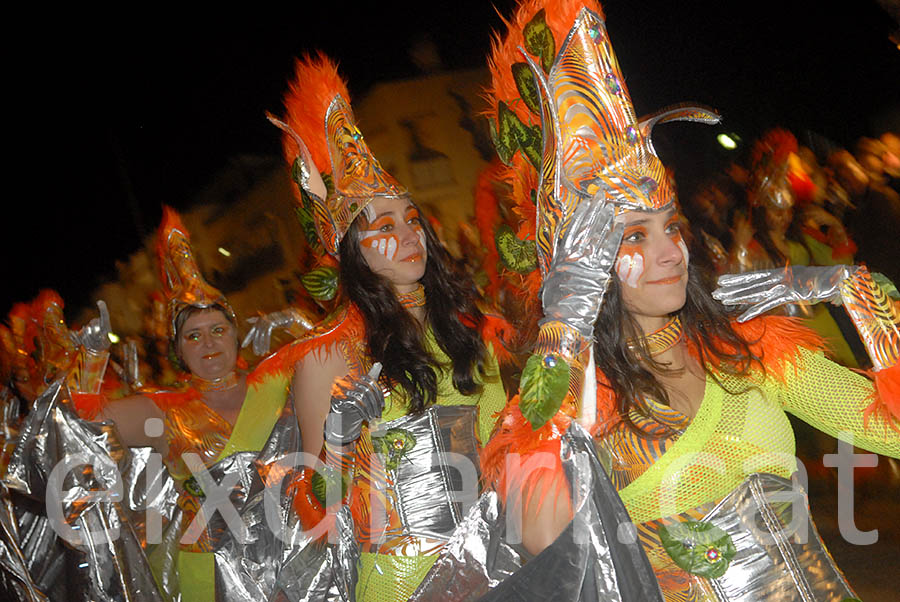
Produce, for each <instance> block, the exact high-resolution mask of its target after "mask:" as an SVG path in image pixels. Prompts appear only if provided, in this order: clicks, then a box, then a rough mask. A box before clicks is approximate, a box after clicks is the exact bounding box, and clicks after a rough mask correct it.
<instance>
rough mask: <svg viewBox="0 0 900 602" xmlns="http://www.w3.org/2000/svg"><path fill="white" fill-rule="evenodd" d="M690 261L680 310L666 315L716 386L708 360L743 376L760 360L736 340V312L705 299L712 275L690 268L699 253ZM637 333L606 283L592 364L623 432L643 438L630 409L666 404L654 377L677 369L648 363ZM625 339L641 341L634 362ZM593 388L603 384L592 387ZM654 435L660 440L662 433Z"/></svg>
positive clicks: (617, 293)
mask: <svg viewBox="0 0 900 602" xmlns="http://www.w3.org/2000/svg"><path fill="white" fill-rule="evenodd" d="M691 257H692V263H691V264H690V265H688V282H687V295H686V300H685V303H684V306H683V307H682V308H681V309H680V310H678V311H677V312H674V313H673V314H671V315H672V316H674V315H676V314H677V315H678V316H679V317H680V318H681V324H682V327H683V329H684V336H685V337H686V339H687V340H688V341H690V342H691V343H693V346H694V348H695V349H697V350H698V351H699V353H700V358H699V359H700V363H701V364H702V365H703V369H704V370H705V371H706V373H707V374H708V375H710V376H711V377H712V378H713V379H714V380H715V381H716V382H717V383H719V384H720V385H721V384H722V383H721V381H720V380H719V378H718V376H717V375H716V374H715V373H714V372H712V371H710V369H709V367H708V362H709V361H710V360H712V361H713V363H714V364H716V365H717V366H718V368H719V370H721V371H722V372H725V373H727V374H735V375H746V374H747V373H748V372H749V371H750V368H751V367H752V366H755V365H759V366H761V363H760V358H759V357H757V356H756V355H754V354H753V351H752V350H751V348H750V345H751V343H752V342H748V341H746V340H745V339H744V338H743V337H741V335H739V334H738V333H737V332H735V330H734V328H733V327H732V325H731V322H732V320H733V319H734V318H735V317H736V315H737V311H730V310H726V309H725V307H724V306H723V305H722V304H721V303H719V302H718V301H716V300H715V299H713V297H712V295H711V294H710V291H711V290H712V289H713V284H714V280H713V276H712V274H713V272H712V270H710V269H708V268H706V267H704V266H702V265H695V264H694V263H693V261H694V260H693V258H694V257H698V258H699V257H700V254H699V253H697V254H692V255H691ZM701 261H702V260H701ZM642 333H643V331H642V330H641V328H640V326H639V325H638V323H637V320H635V318H634V316H632V315H631V313H630V312H629V311H628V309H627V308H626V307H625V303H624V301H623V300H622V293H621V285H620V284H619V282H618V279H617V278H615V277H613V278H611V279H610V286H609V289H608V290H607V292H606V299H605V300H604V303H603V308H602V309H601V310H600V315H599V316H598V318H597V323H596V325H595V326H594V340H595V343H594V351H595V353H594V355H595V361H596V363H597V368H599V369H600V370H601V371H602V372H603V374H604V375H605V376H606V378H607V381H608V383H609V385H608V386H609V387H610V388H611V389H612V391H613V393H614V395H615V399H616V410H617V413H618V417H619V418H621V419H622V420H623V421H624V423H625V424H626V426H628V427H629V428H631V429H633V430H635V431H638V432H640V433H641V434H642V435H649V433H646V432H645V431H642V430H641V429H640V428H639V427H638V426H637V425H635V423H634V421H633V420H632V418H631V416H630V413H631V410H633V409H637V410H638V411H646V409H647V404H646V402H645V400H646V399H653V400H655V401H657V402H659V403H663V404H669V396H668V394H667V393H666V390H665V387H663V386H662V384H661V383H660V382H659V380H658V379H657V377H656V374H655V373H663V374H664V373H666V372H669V373H677V372H678V371H679V370H680V369H679V370H676V369H672V368H671V367H670V366H669V365H668V364H667V363H664V362H658V361H656V360H654V359H653V358H652V357H651V356H650V352H649V350H648V349H647V346H646V344H645V343H644V339H643V337H642V336H641V335H642ZM630 339H633V340H638V341H641V344H640V345H639V346H638V347H637V349H636V351H637V355H638V358H637V359H638V360H639V361H635V357H634V352H632V351H630V350H629V349H628V345H627V342H628V340H630ZM753 342H755V341H753ZM598 386H603V385H602V384H600V383H598ZM651 436H653V435H651ZM660 436H663V437H665V436H667V433H662V434H661V435H660Z"/></svg>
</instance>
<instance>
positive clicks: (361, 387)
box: [325, 362, 384, 446]
mask: <svg viewBox="0 0 900 602" xmlns="http://www.w3.org/2000/svg"><path fill="white" fill-rule="evenodd" d="M380 373H381V364H380V363H378V362H375V364H374V365H373V366H372V369H371V370H369V373H368V374H367V375H366V376H363V377H360V378H358V379H352V378H350V377H347V378H346V379H340V380H338V381H337V382H335V386H334V389H336V391H335V392H334V393H333V394H332V396H331V411H330V412H329V413H328V416H326V418H325V441H327V442H329V443H331V444H332V445H339V446H340V445H348V444H350V443H353V442H354V441H356V440H357V439H359V435H360V433H361V432H362V426H363V423H364V422H374V421H375V420H378V419H379V418H381V412H382V411H384V392H383V391H382V390H381V387H380V386H379V385H378V375H379V374H380Z"/></svg>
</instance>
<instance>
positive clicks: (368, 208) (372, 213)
mask: <svg viewBox="0 0 900 602" xmlns="http://www.w3.org/2000/svg"><path fill="white" fill-rule="evenodd" d="M363 213H365V214H366V219H367V220H369V223H370V224H371V223H372V222H374V221H375V210H374V209H372V205H366V206H365V207H363Z"/></svg>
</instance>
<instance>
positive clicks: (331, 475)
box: [310, 464, 348, 506]
mask: <svg viewBox="0 0 900 602" xmlns="http://www.w3.org/2000/svg"><path fill="white" fill-rule="evenodd" d="M347 481H348V479H347V475H343V474H341V472H340V471H338V470H336V469H335V468H334V467H333V466H328V465H327V464H326V465H324V466H322V467H321V468H319V469H318V470H316V471H315V472H314V473H313V475H312V478H311V479H310V485H311V489H312V494H313V495H314V496H316V499H317V500H319V502H320V503H321V504H322V505H323V506H324V505H325V504H326V500H328V490H329V489H331V488H333V487H337V486H338V483H340V487H341V499H344V498H345V497H346V496H347V486H348V482H347ZM335 501H336V500H335Z"/></svg>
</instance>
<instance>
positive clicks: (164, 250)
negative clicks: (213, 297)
mask: <svg viewBox="0 0 900 602" xmlns="http://www.w3.org/2000/svg"><path fill="white" fill-rule="evenodd" d="M162 211H163V214H162V221H161V222H160V223H159V235H158V236H157V237H156V259H157V260H158V261H157V266H158V267H159V281H160V282H161V283H162V285H163V291H164V294H165V296H166V298H167V299H168V297H169V294H170V293H171V287H170V284H169V277H168V274H166V257H167V256H168V254H169V249H168V247H167V242H168V240H169V232H172V231H173V230H178V231H180V232H183V233H184V234H185V235H187V234H188V231H187V228H185V227H184V222H183V221H181V215H179V213H178V212H177V211H175V210H174V209H172V208H171V207H170V206H168V205H163V208H162Z"/></svg>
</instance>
